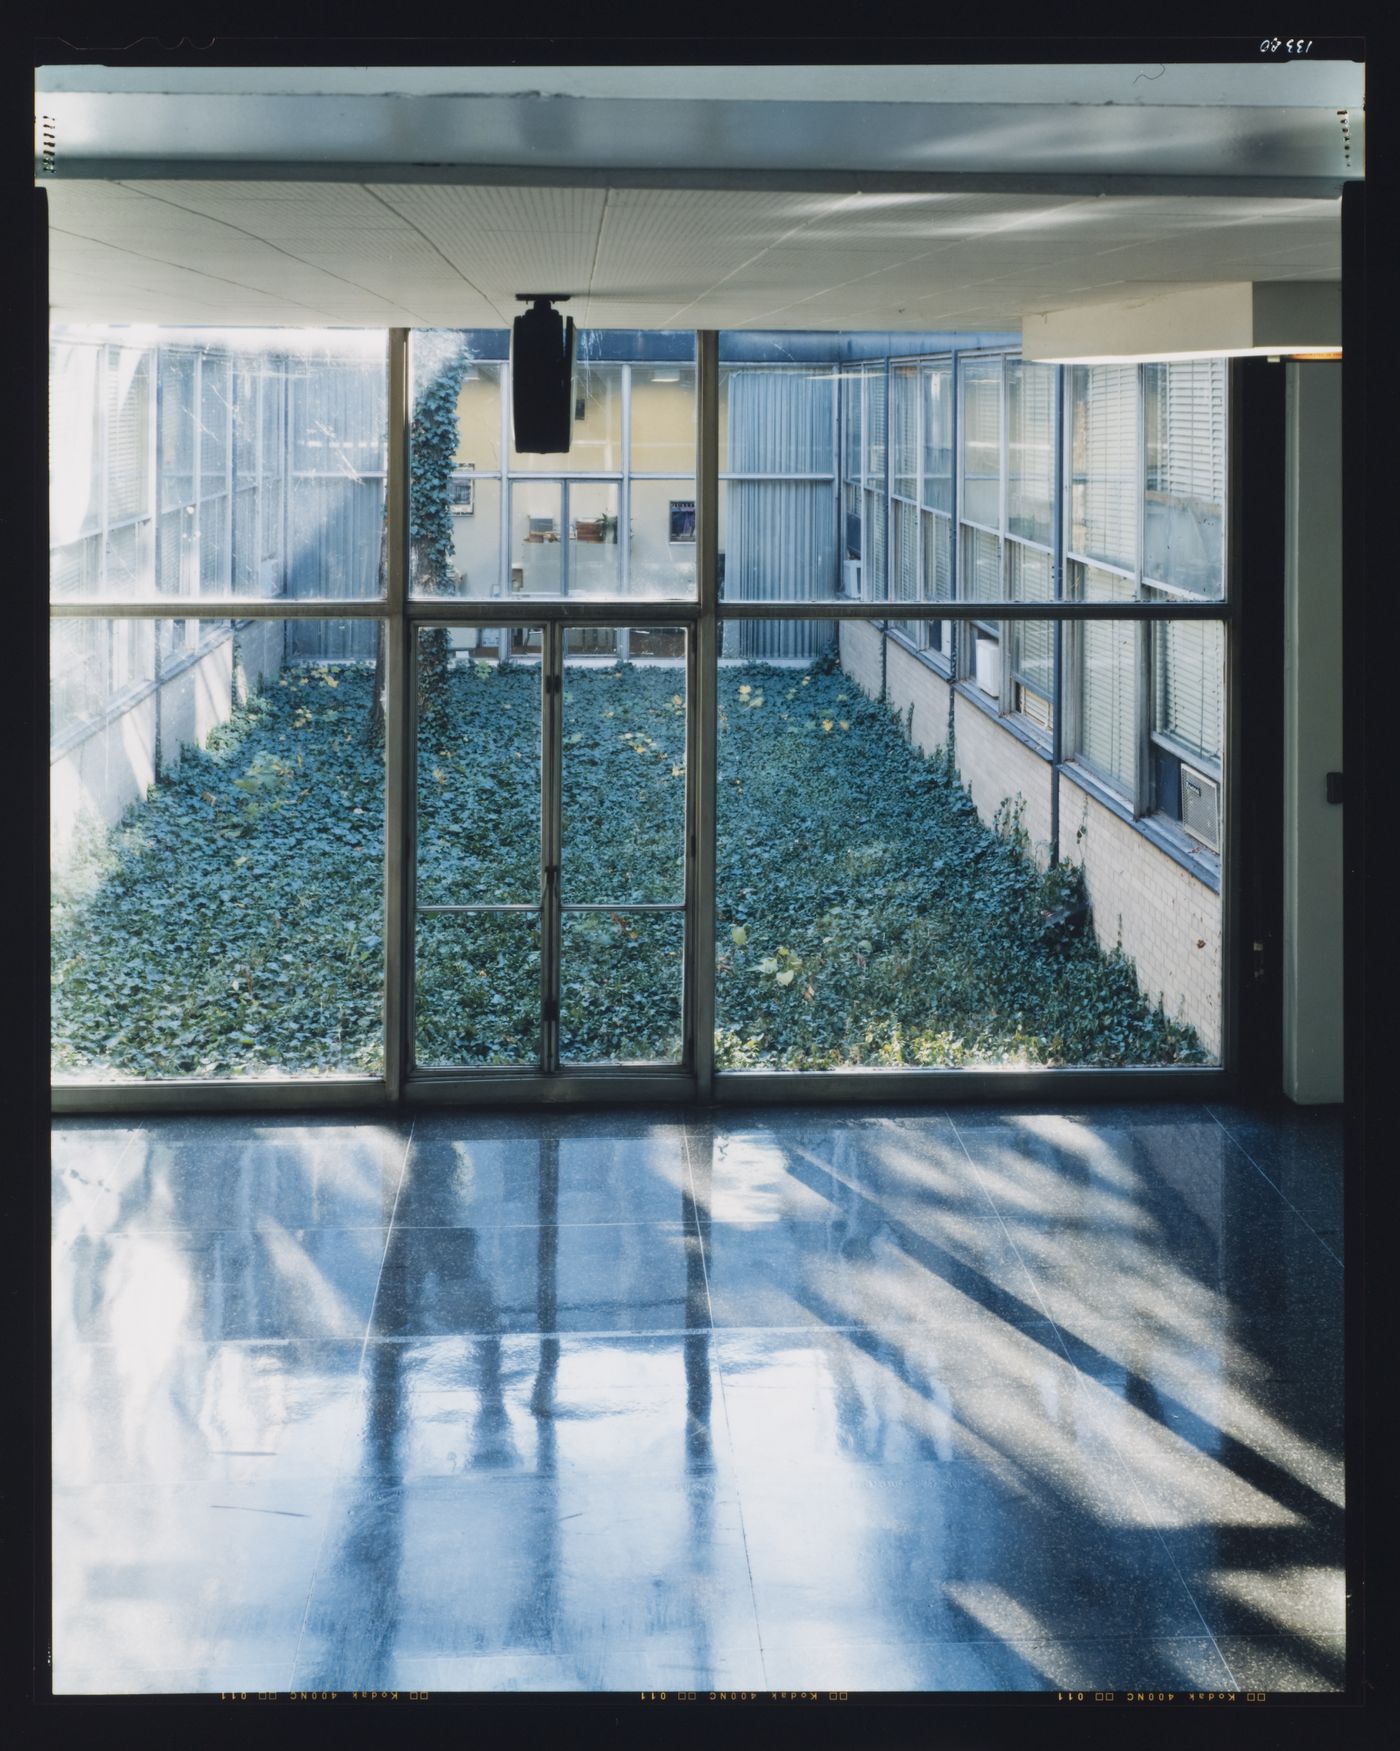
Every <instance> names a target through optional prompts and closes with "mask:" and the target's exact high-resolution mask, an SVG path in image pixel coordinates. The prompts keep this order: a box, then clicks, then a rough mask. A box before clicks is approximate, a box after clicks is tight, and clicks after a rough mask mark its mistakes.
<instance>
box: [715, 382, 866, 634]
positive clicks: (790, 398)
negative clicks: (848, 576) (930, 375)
mask: <svg viewBox="0 0 1400 1751" xmlns="http://www.w3.org/2000/svg"><path fill="white" fill-rule="evenodd" d="M835 395H836V376H835V373H834V372H833V371H832V370H831V369H829V368H826V367H821V368H816V367H812V368H808V367H801V368H792V367H785V368H778V369H774V368H770V367H767V366H740V365H733V366H727V367H722V368H721V371H720V411H721V415H722V418H721V420H720V443H721V450H720V460H721V473H722V476H723V477H724V485H723V486H722V487H721V491H720V519H721V530H720V539H721V549H722V552H723V555H724V562H723V571H722V574H721V585H720V587H721V592H722V594H724V595H726V596H729V597H738V598H742V599H744V600H776V599H780V598H784V599H785V598H793V599H798V600H805V599H812V598H819V597H820V598H830V597H832V596H834V595H835V594H836V593H837V590H838V588H839V587H840V580H841V572H840V569H839V567H838V565H837V559H838V552H839V550H838V545H837V541H836V539H835V536H836V531H835V528H834V527H833V516H832V510H833V504H832V499H833V492H834V486H835V481H834V471H835V466H836V455H835V450H834V439H835V434H834V432H833V429H832V428H833V420H834V415H835V409H836V402H835Z"/></svg>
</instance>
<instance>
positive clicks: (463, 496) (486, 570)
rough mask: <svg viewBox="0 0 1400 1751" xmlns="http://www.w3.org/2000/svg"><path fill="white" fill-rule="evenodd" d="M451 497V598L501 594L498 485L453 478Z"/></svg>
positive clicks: (465, 476)
mask: <svg viewBox="0 0 1400 1751" xmlns="http://www.w3.org/2000/svg"><path fill="white" fill-rule="evenodd" d="M451 497H452V513H451V514H452V594H453V595H455V596H475V597H484V596H499V595H500V594H501V483H500V481H499V480H485V479H483V478H482V477H481V476H480V475H471V474H455V475H453V477H452V482H451Z"/></svg>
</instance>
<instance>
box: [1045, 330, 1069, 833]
mask: <svg viewBox="0 0 1400 1751" xmlns="http://www.w3.org/2000/svg"><path fill="white" fill-rule="evenodd" d="M1064 390H1065V368H1064V366H1063V365H1056V366H1055V395H1054V402H1053V407H1054V416H1053V419H1054V424H1053V427H1052V430H1053V432H1054V438H1053V445H1054V449H1053V457H1052V473H1051V479H1052V480H1053V481H1054V499H1053V501H1052V513H1051V521H1050V528H1051V539H1052V542H1053V549H1052V555H1053V556H1052V558H1051V562H1050V593H1051V595H1052V597H1053V598H1054V600H1055V601H1056V602H1063V601H1064V597H1065V578H1064V570H1065V518H1066V515H1067V507H1068V501H1069V495H1068V493H1066V491H1065V472H1064V471H1065V455H1066V445H1065V392H1064ZM1066 642H1067V641H1066V639H1065V627H1064V622H1063V621H1062V620H1057V621H1056V622H1055V623H1054V626H1053V628H1052V631H1051V648H1050V687H1051V699H1050V861H1051V863H1052V864H1056V863H1058V862H1059V861H1060V767H1061V766H1062V765H1063V764H1064V759H1065V725H1064V706H1065V645H1066Z"/></svg>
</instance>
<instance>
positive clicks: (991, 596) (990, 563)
mask: <svg viewBox="0 0 1400 1751" xmlns="http://www.w3.org/2000/svg"><path fill="white" fill-rule="evenodd" d="M1001 549H1002V543H1001V537H1000V536H999V535H994V534H992V533H991V531H990V530H987V529H968V528H964V529H963V532H962V564H961V574H962V581H963V595H964V597H965V599H967V600H968V601H973V602H996V601H999V600H1000V599H1001V593H1002V590H1001V567H1002V551H1001ZM963 650H964V652H965V656H964V658H963V659H962V662H961V665H960V666H961V667H962V668H963V670H964V672H965V674H966V675H967V677H968V678H969V679H970V680H971V681H972V682H973V684H974V685H975V686H976V687H977V689H978V691H979V692H981V693H983V694H985V695H986V696H987V697H988V698H989V699H992V700H995V701H997V702H1000V699H1001V683H1002V676H1001V624H1000V622H998V621H986V620H974V621H971V622H969V624H968V633H967V637H966V639H965V640H964V642H963Z"/></svg>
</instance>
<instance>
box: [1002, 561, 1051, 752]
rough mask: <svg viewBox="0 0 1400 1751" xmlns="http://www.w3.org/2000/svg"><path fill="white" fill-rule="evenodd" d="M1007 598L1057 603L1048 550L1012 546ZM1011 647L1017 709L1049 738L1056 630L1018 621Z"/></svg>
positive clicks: (1013, 698) (1011, 627)
mask: <svg viewBox="0 0 1400 1751" xmlns="http://www.w3.org/2000/svg"><path fill="white" fill-rule="evenodd" d="M1006 564H1007V578H1006V584H1007V594H1008V595H1009V596H1010V597H1011V599H1012V600H1013V601H1016V602H1049V601H1051V600H1052V599H1053V597H1054V594H1055V590H1054V574H1053V560H1052V557H1051V555H1050V554H1049V553H1047V552H1046V551H1045V550H1044V549H1043V548H1039V547H1028V546H1026V545H1025V544H1024V543H1023V542H1020V541H1008V542H1007V544H1006ZM1006 625H1007V626H1008V628H1009V637H1008V640H1007V642H1008V645H1009V647H1010V662H1011V709H1012V710H1013V711H1016V712H1019V713H1020V715H1021V716H1022V717H1024V718H1026V719H1027V720H1028V721H1029V722H1030V723H1031V724H1033V725H1034V726H1035V728H1036V729H1037V730H1040V731H1042V732H1045V733H1048V732H1049V730H1050V728H1051V725H1052V721H1053V714H1054V692H1055V687H1054V627H1053V626H1052V624H1051V622H1050V621H1048V620H1012V621H1008V622H1006Z"/></svg>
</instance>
